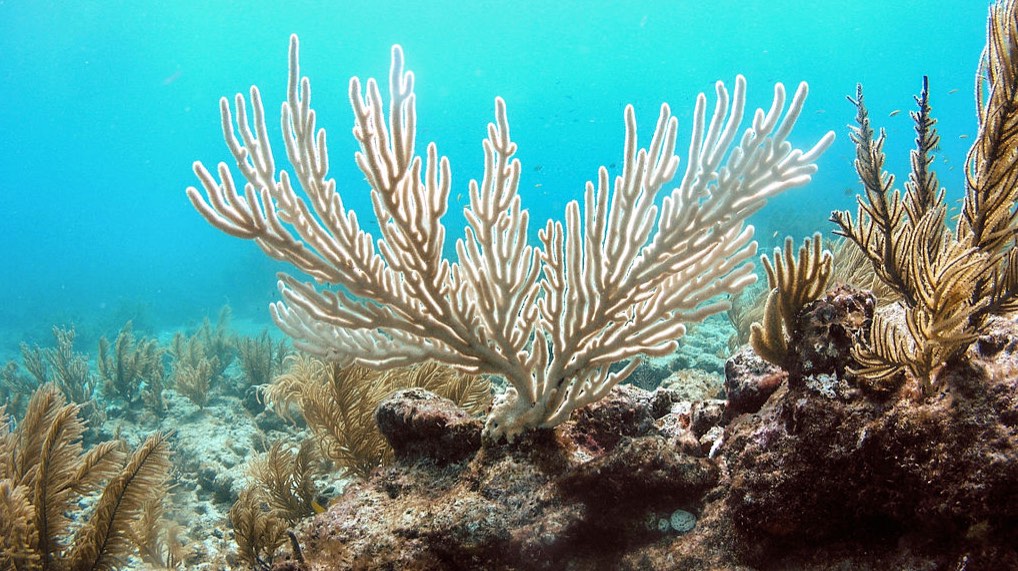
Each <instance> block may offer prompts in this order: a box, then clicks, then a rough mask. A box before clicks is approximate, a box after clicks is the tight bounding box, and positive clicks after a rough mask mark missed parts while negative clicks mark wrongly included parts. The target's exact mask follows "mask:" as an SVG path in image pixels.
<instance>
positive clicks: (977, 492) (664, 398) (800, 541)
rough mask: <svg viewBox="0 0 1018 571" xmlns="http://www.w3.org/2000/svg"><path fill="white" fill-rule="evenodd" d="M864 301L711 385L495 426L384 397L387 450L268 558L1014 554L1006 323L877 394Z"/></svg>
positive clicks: (364, 564) (665, 560) (834, 564)
mask: <svg viewBox="0 0 1018 571" xmlns="http://www.w3.org/2000/svg"><path fill="white" fill-rule="evenodd" d="M865 299H866V298H864V297H862V298H860V297H859V296H858V295H856V294H855V293H851V292H840V293H837V292H836V293H835V294H833V297H832V296H828V298H825V300H821V303H818V304H816V305H815V306H813V307H808V308H807V309H806V310H805V311H804V314H803V316H801V317H802V319H805V320H810V323H809V324H807V325H809V326H808V327H803V328H801V329H800V330H799V331H800V333H799V334H800V335H803V336H804V337H806V338H809V339H810V344H809V346H808V347H806V346H805V345H804V343H802V342H800V341H798V340H794V339H793V343H792V345H793V346H795V347H803V349H802V351H803V352H812V353H811V354H815V355H818V356H819V355H825V356H826V357H827V358H826V360H824V359H820V358H819V357H810V359H815V360H816V362H817V363H824V364H823V366H822V367H820V368H814V370H813V371H812V372H807V371H806V370H805V369H804V368H800V369H798V370H797V371H796V372H795V373H794V376H795V379H794V382H793V381H789V380H786V375H785V374H784V372H783V371H780V370H776V369H774V368H773V367H770V366H768V365H766V364H764V363H763V362H762V361H760V360H759V359H758V358H756V357H755V356H754V355H752V353H748V352H741V353H740V354H739V355H737V356H736V357H734V358H733V359H732V360H731V361H730V362H729V364H728V366H727V367H726V373H727V376H728V378H727V379H726V392H727V394H728V396H729V398H730V399H731V400H729V401H728V402H725V401H718V400H711V399H703V400H698V401H688V400H684V399H683V398H682V397H681V393H680V392H676V391H669V390H663V389H658V390H656V391H654V392H649V391H645V390H642V389H638V388H636V387H632V386H620V387H616V388H615V389H614V391H613V392H612V393H611V394H610V395H609V396H608V397H607V398H605V399H603V400H601V401H600V402H597V403H593V404H591V405H588V406H587V407H584V408H582V409H580V410H578V411H576V412H575V413H574V414H573V416H572V418H571V419H570V421H569V422H567V423H565V424H563V425H561V426H559V427H557V428H556V429H554V430H539V431H533V432H530V433H528V434H526V435H524V436H523V437H521V438H519V439H517V441H516V442H514V443H512V444H508V443H505V442H498V443H496V442H489V441H484V442H481V441H479V440H478V434H479V430H480V427H479V423H478V421H476V420H474V419H471V418H469V417H468V416H466V415H465V413H462V411H459V410H458V409H456V408H455V406H454V405H452V404H451V403H448V402H443V401H441V400H440V399H437V397H433V396H432V395H428V394H427V393H423V392H422V391H416V390H415V391H405V392H403V393H398V394H396V395H393V396H392V397H391V398H390V399H389V400H388V401H386V402H385V403H383V404H382V405H381V407H380V409H379V412H378V415H377V416H378V419H379V422H380V424H382V425H383V426H384V427H385V428H384V433H385V434H386V437H387V438H388V439H389V441H390V442H391V443H392V444H393V446H394V448H396V450H397V454H396V461H395V463H394V464H392V465H390V466H387V467H384V468H381V469H378V470H376V471H375V472H374V473H373V475H372V477H371V478H370V479H368V480H367V481H364V482H361V483H359V484H355V485H352V486H350V487H349V488H348V489H347V491H346V492H345V493H344V494H343V495H342V496H341V497H340V498H338V499H337V501H335V502H334V503H333V505H332V506H330V508H329V509H328V511H327V512H326V513H324V514H321V515H319V516H317V517H315V518H314V519H313V520H311V521H309V522H307V523H306V524H305V525H304V526H303V527H302V528H301V529H300V530H299V532H298V534H297V535H298V540H299V542H300V544H301V545H302V546H303V554H304V562H303V563H297V562H294V561H290V562H285V563H277V569H295V568H300V569H364V570H371V569H428V570H432V569H435V570H439V569H479V570H480V569H483V570H516V569H518V570H529V569H535V570H543V569H563V570H588V569H590V570H600V569H611V570H645V569H652V570H656V569H694V570H695V569H733V570H734V569H739V570H747V569H760V570H765V569H775V570H777V569H804V570H809V569H815V570H822V569H853V570H863V571H865V570H874V571H875V570H878V569H879V570H883V569H931V570H932V569H965V570H967V571H973V570H980V569H987V570H990V569H992V570H997V569H1018V550H1016V546H1018V325H1016V323H1015V322H1014V321H1010V320H1005V319H997V320H995V321H993V322H992V323H991V331H990V333H989V334H988V335H985V336H983V337H981V338H980V339H979V340H978V341H977V342H976V343H974V344H973V345H972V347H971V348H970V349H969V351H968V353H967V354H966V355H965V356H964V357H963V358H961V359H958V360H957V361H956V362H952V363H949V364H947V365H946V366H945V367H944V368H943V369H942V370H941V371H940V373H939V381H938V384H937V387H938V392H937V393H936V394H933V395H923V394H922V393H921V392H920V391H917V390H916V389H915V386H914V383H909V382H898V383H893V384H892V385H891V387H892V388H891V389H889V390H881V391H874V390H871V389H870V388H868V387H867V386H866V385H864V384H860V383H858V382H857V381H856V380H855V379H853V378H852V375H851V373H850V369H851V361H850V358H851V356H850V354H851V351H850V348H851V340H852V339H853V336H854V335H855V334H856V333H854V331H855V330H852V329H848V328H846V327H844V326H843V324H844V323H846V321H850V322H851V323H857V322H858V320H859V317H860V316H865V315H867V313H866V312H867V309H866V308H867V306H866V305H865ZM825 304H826V305H825ZM853 307H854V308H856V309H858V310H859V313H852V312H851V311H847V310H849V309H851V308H853ZM869 315H871V313H870V314H869ZM805 332H808V333H805ZM825 332H826V333H825ZM800 360H801V359H800Z"/></svg>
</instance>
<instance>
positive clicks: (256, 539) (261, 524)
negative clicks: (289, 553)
mask: <svg viewBox="0 0 1018 571" xmlns="http://www.w3.org/2000/svg"><path fill="white" fill-rule="evenodd" d="M230 527H232V528H233V539H234V541H235V542H236V543H237V558H238V559H240V560H241V561H242V562H244V563H245V564H247V565H248V566H249V568H250V569H265V568H267V567H268V564H269V563H271V562H272V558H273V557H274V556H275V554H276V551H278V550H279V548H280V547H282V545H283V544H284V543H286V530H287V523H286V520H284V519H283V518H281V517H279V515H277V514H276V513H275V512H274V511H272V510H270V509H269V507H268V504H267V502H266V500H265V498H264V496H263V495H262V494H261V493H260V492H259V491H258V490H257V489H256V488H245V489H244V490H241V492H240V497H238V498H237V501H236V502H234V503H233V507H231V508H230Z"/></svg>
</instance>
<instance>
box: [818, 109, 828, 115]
mask: <svg viewBox="0 0 1018 571" xmlns="http://www.w3.org/2000/svg"><path fill="white" fill-rule="evenodd" d="M816 113H817V115H823V114H824V113H827V110H826V109H817V111H816Z"/></svg>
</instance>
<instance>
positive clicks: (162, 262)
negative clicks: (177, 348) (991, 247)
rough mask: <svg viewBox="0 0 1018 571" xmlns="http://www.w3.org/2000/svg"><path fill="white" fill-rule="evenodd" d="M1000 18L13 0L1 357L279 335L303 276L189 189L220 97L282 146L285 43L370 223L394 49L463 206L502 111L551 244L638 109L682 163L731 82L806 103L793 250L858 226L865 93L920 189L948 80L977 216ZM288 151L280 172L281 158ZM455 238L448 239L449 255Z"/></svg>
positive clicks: (6, 65) (212, 159)
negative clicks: (272, 315) (368, 112)
mask: <svg viewBox="0 0 1018 571" xmlns="http://www.w3.org/2000/svg"><path fill="white" fill-rule="evenodd" d="M920 4H921V6H922V11H917V10H916V7H917V6H920ZM986 7H987V3H986V2H980V1H961V0H956V1H932V2H923V3H919V2H905V1H897V2H894V1H891V2H888V1H877V0H866V1H858V2H851V3H845V2H773V1H770V2H765V1H746V0H743V1H716V2H692V1H683V0H671V1H655V2H591V1H584V2H554V3H552V2H438V1H432V2H403V3H398V2H385V1H371V2H285V3H283V2H280V3H269V2H215V1H213V2H208V1H206V2H194V1H180V2H147V1H132V2H114V1H109V2H52V1H51V2H26V1H6V2H3V1H0V133H2V137H3V152H0V172H2V173H3V176H2V177H0V197H2V204H3V223H2V227H0V251H2V256H3V257H2V265H0V267H2V270H0V272H2V273H0V356H3V355H7V354H9V353H12V352H14V351H15V350H16V343H17V342H18V341H20V340H22V339H29V340H31V339H35V340H38V341H43V342H46V343H47V344H48V343H49V340H50V333H49V330H50V327H51V325H52V324H54V323H62V324H68V323H72V322H73V323H76V324H79V326H80V324H83V323H92V324H93V327H96V328H99V329H102V330H103V331H104V332H106V331H109V330H113V331H115V330H116V329H117V328H119V327H120V325H122V323H123V322H124V320H126V319H128V318H133V319H135V323H136V328H141V329H143V330H144V329H149V330H153V331H154V330H162V329H167V328H171V327H176V326H179V325H182V324H187V323H194V322H195V321H197V320H200V318H201V317H202V316H204V315H206V314H213V315H214V313H215V311H216V309H217V308H218V307H219V306H220V305H222V304H223V303H230V304H231V305H232V306H233V308H234V312H235V315H236V316H238V317H242V318H243V317H247V318H249V319H257V320H266V321H267V311H266V306H267V304H268V303H269V302H270V301H272V300H274V299H276V295H277V294H276V290H275V278H274V273H275V272H276V271H278V270H280V269H284V268H285V266H282V265H280V264H276V263H273V262H271V261H269V260H267V259H266V258H265V257H264V256H263V255H262V254H261V252H260V251H259V250H258V249H257V248H256V247H255V246H254V245H253V244H250V243H247V242H244V241H241V240H237V239H233V238H230V237H228V236H225V235H224V234H222V233H220V232H219V231H218V230H215V229H213V228H211V227H210V226H209V225H207V224H206V223H205V222H204V220H202V219H201V218H200V217H199V216H198V215H197V214H196V213H195V212H194V211H193V210H192V208H191V206H190V204H189V202H188V201H187V199H186V197H185V195H184V189H185V188H186V187H187V186H189V185H193V184H195V183H196V179H195V177H194V175H193V173H192V171H191V164H192V162H193V161H195V160H201V161H203V162H205V163H206V164H209V165H211V164H215V163H217V162H218V161H221V160H226V159H227V158H228V152H227V150H226V148H225V146H224V144H223V142H222V136H221V133H220V122H219V111H218V99H219V98H220V97H221V96H231V97H232V95H233V94H234V93H236V92H238V91H241V92H246V90H247V88H248V87H249V86H250V85H251V84H257V85H258V86H259V87H260V88H261V89H262V95H263V98H264V100H265V104H266V108H267V113H268V114H269V115H270V117H272V118H271V119H270V120H269V124H270V127H272V128H273V129H274V130H275V131H278V120H277V119H275V117H276V112H277V110H278V109H279V103H280V102H281V101H282V100H283V98H284V91H285V87H286V76H287V54H286V50H287V42H288V36H289V34H291V33H297V34H299V35H300V38H301V61H302V72H303V73H304V74H306V75H308V76H310V78H311V82H312V87H313V93H314V98H313V104H314V106H315V108H316V110H317V112H318V119H319V126H322V127H325V128H326V129H327V130H328V133H329V144H330V155H331V173H332V176H334V177H335V178H336V180H337V182H338V185H339V188H340V189H341V192H342V193H343V195H344V197H345V200H346V203H347V205H348V206H352V207H353V208H354V209H358V210H361V212H362V219H363V217H364V216H369V215H370V210H369V202H368V200H367V188H366V184H365V183H364V181H363V177H362V176H361V174H360V173H359V171H358V170H357V169H356V166H355V164H354V162H353V152H354V150H355V145H354V141H353V139H352V137H351V136H350V128H351V126H352V115H351V111H350V108H349V104H348V101H347V95H346V93H347V82H348V79H349V77H350V76H353V75H357V76H360V77H362V78H364V77H369V76H370V77H380V78H385V77H386V74H387V72H388V64H389V49H390V46H391V45H392V44H393V43H400V44H401V45H402V46H403V47H404V49H405V53H406V58H407V66H408V68H409V69H411V70H413V71H414V72H415V74H416V78H417V83H416V91H417V101H418V117H419V132H418V148H419V149H420V150H423V148H424V145H425V143H426V142H428V141H435V142H437V144H438V148H439V151H440V152H441V153H442V154H445V155H447V156H448V157H449V158H450V160H451V162H452V167H453V191H452V194H453V197H454V199H455V197H456V196H457V195H459V194H461V193H462V194H463V195H465V194H466V188H467V183H468V181H469V180H470V179H472V178H480V177H481V175H482V172H481V168H482V160H483V156H482V151H481V145H480V141H481V140H482V138H483V137H484V136H485V129H486V125H487V123H488V122H489V121H490V120H491V118H492V116H493V99H494V97H495V96H497V95H501V96H502V97H504V98H505V99H506V101H507V104H508V110H509V121H510V124H511V127H512V134H513V137H514V139H515V141H516V142H517V143H518V145H519V149H520V151H519V155H518V156H519V158H520V159H521V161H522V162H523V176H522V182H521V189H522V193H523V199H524V203H525V206H529V207H530V209H531V211H532V219H533V221H534V224H532V229H534V230H536V228H538V227H540V226H543V221H544V220H545V219H547V218H549V217H554V218H561V216H562V214H561V213H562V207H563V205H564V204H565V202H566V201H567V200H570V199H573V198H578V197H580V196H581V193H582V189H583V184H584V183H585V182H586V181H587V180H589V179H591V178H592V177H594V176H596V169H597V167H598V166H599V165H602V164H604V165H612V164H614V163H616V162H618V161H619V158H620V157H621V153H622V142H623V139H622V137H623V122H622V109H623V107H624V105H625V104H626V103H633V104H634V105H635V106H636V110H637V116H638V119H639V124H640V127H641V129H642V133H643V138H642V141H643V142H644V143H645V142H646V141H647V139H648V138H649V135H650V131H651V130H652V129H653V124H654V121H655V120H656V118H657V108H658V106H659V105H660V103H661V102H668V103H669V104H670V105H671V106H672V108H673V110H674V112H676V113H677V115H678V117H679V119H680V133H681V134H680V141H683V140H686V138H687V137H688V133H689V131H688V129H689V122H690V121H689V117H690V115H691V111H692V107H693V101H694V99H695V97H696V94H697V93H699V92H701V91H707V92H708V94H710V95H712V93H713V83H714V81H716V80H718V79H721V80H724V81H726V82H727V83H729V85H731V83H732V81H733V79H734V76H735V75H736V74H737V73H742V74H744V75H745V76H746V77H747V79H748V82H749V102H750V105H752V106H753V107H756V106H760V105H769V103H770V99H771V95H772V85H773V83H774V82H776V81H781V82H784V83H785V84H786V85H787V86H789V88H790V89H794V86H795V85H796V84H797V83H798V82H799V81H801V80H805V81H808V82H809V83H810V86H811V94H810V99H809V101H808V103H807V107H806V111H805V112H804V115H803V117H802V118H801V120H800V121H799V124H798V126H797V128H796V131H795V133H794V137H793V142H796V143H797V144H798V145H799V146H808V145H811V144H812V143H813V142H814V141H816V140H817V139H818V138H819V137H820V136H821V135H822V134H823V133H824V132H826V131H827V130H831V129H833V130H835V131H836V132H837V133H838V140H837V141H836V143H835V144H834V146H833V147H832V148H831V149H830V150H829V151H828V152H827V153H826V154H825V155H824V157H823V158H822V159H821V161H820V163H819V165H820V172H819V173H818V174H817V175H816V177H815V178H814V181H813V183H812V184H811V185H810V186H808V187H806V188H800V189H796V190H793V191H790V192H789V193H787V194H786V195H785V196H783V197H781V198H780V199H778V200H776V201H774V202H772V204H771V206H769V207H768V209H767V210H766V211H765V212H763V213H761V214H760V215H759V216H758V217H757V219H756V220H754V222H755V223H756V224H757V225H758V228H759V233H758V236H759V237H760V239H761V241H762V242H763V243H764V245H765V246H768V247H769V246H771V245H774V244H775V243H777V241H778V240H779V239H780V238H782V237H783V236H785V235H792V236H795V237H796V238H797V239H799V238H801V237H803V236H806V235H808V234H810V233H812V232H813V231H815V230H823V231H825V232H829V231H830V228H831V225H830V224H829V223H827V222H826V219H827V217H828V215H829V212H830V210H831V209H834V208H854V206H853V199H852V197H851V194H852V193H854V192H855V191H856V190H857V184H856V176H855V174H854V171H853V170H852V165H851V160H852V157H853V149H852V146H851V144H850V143H849V141H848V137H847V135H846V133H847V130H846V125H847V124H849V123H851V121H852V119H853V116H854V108H853V107H852V105H851V104H849V103H848V102H847V101H846V100H845V96H846V95H848V94H852V93H854V90H855V84H856V83H857V82H862V83H863V84H864V85H865V87H866V96H867V101H868V103H869V106H870V110H871V112H872V116H873V118H874V120H875V122H876V123H877V124H878V125H883V126H885V127H886V128H887V130H888V137H889V139H888V142H887V146H886V149H887V151H888V153H889V165H888V166H889V167H890V168H891V170H892V171H894V172H896V173H898V174H899V181H900V182H903V181H904V177H905V176H906V175H907V165H908V154H907V153H908V149H909V148H911V146H912V139H913V132H912V124H911V121H910V119H909V117H908V114H907V112H906V111H908V110H909V109H910V108H911V106H912V105H913V100H912V96H913V94H914V93H916V92H917V91H918V89H919V87H920V85H921V79H922V76H923V75H924V74H925V75H928V76H929V77H930V86H931V93H932V105H933V108H934V113H935V115H936V117H937V118H938V119H939V121H940V122H939V123H938V128H939V130H940V133H941V135H942V150H941V152H940V154H939V156H938V158H937V167H938V174H939V175H940V177H941V182H942V184H944V186H945V187H947V189H948V191H949V197H950V200H952V201H953V200H954V199H956V198H958V197H960V196H961V192H962V189H963V172H962V169H963V164H964V159H965V153H966V151H967V149H968V146H969V144H970V143H971V137H972V136H973V135H974V134H975V116H974V103H973V101H972V86H973V78H974V72H975V68H976V65H977V62H978V57H979V53H980V50H981V49H982V45H983V42H984V26H985V17H986ZM897 110H901V112H900V113H895V111H897ZM892 115H893V116H892ZM965 137H968V138H965ZM273 143H274V145H275V149H276V152H277V163H278V166H283V164H282V163H283V160H282V152H283V149H282V142H281V140H280V139H278V138H276V139H275V140H274V141H273ZM678 154H679V155H680V156H682V157H683V159H684V158H685V157H684V151H682V150H680V151H679V153H678ZM680 168H681V167H680ZM451 210H453V211H457V210H458V209H457V208H455V207H454V208H452V209H451ZM457 216H458V212H454V213H453V214H451V215H450V218H449V220H448V221H447V225H448V227H449V228H450V231H449V241H450V244H451V243H452V240H454V239H455V238H456V237H457V236H458V235H459V231H458V228H459V227H460V226H459V222H458V219H457V218H456V217H457Z"/></svg>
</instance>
